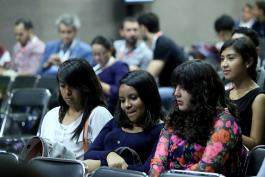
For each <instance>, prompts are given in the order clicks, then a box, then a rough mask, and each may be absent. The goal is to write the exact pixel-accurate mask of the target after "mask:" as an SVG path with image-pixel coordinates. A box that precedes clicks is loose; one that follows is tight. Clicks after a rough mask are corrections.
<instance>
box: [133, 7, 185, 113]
mask: <svg viewBox="0 0 265 177" xmlns="http://www.w3.org/2000/svg"><path fill="white" fill-rule="evenodd" d="M138 22H139V24H140V31H141V35H142V38H143V39H146V41H147V43H148V44H149V45H150V46H151V48H152V50H153V52H154V53H153V60H152V61H151V62H150V64H149V65H148V68H147V71H148V72H149V73H151V74H152V75H153V76H154V77H155V78H157V79H158V84H159V93H160V96H161V99H162V104H163V106H164V108H165V109H166V110H169V108H170V105H171V103H172V101H173V100H172V99H173V97H172V94H173V88H172V84H171V74H172V71H173V70H174V69H175V67H177V66H178V65H179V64H181V63H182V62H184V61H185V58H186V57H185V56H184V52H183V50H182V49H181V48H180V47H179V46H178V45H177V44H176V43H175V42H174V41H173V40H171V39H169V38H168V37H166V36H165V35H163V34H162V33H161V32H160V27H159V18H158V16H157V15H156V14H154V13H152V12H150V13H144V14H142V15H140V16H139V17H138Z"/></svg>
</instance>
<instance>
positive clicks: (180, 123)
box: [150, 60, 242, 177]
mask: <svg viewBox="0 0 265 177" xmlns="http://www.w3.org/2000/svg"><path fill="white" fill-rule="evenodd" d="M173 83H174V85H175V88H176V89H175V92H174V96H175V97H176V103H175V105H174V109H173V110H172V112H171V114H170V116H169V118H168V119H167V120H166V126H165V127H164V128H163V129H162V131H161V134H160V139H159V142H158V144H157V148H156V152H155V155H154V158H153V160H152V161H151V169H150V176H154V177H157V176H159V175H160V174H161V173H162V172H163V171H166V170H169V169H179V170H193V171H205V172H216V173H222V174H224V175H226V176H227V177H229V176H233V177H236V176H240V161H241V160H242V159H241V158H242V156H241V151H242V139H241V129H240V127H239V126H238V123H237V118H236V117H237V115H238V114H237V111H236V109H235V107H234V106H233V105H232V104H231V103H230V102H229V101H228V99H226V98H225V91H224V86H223V84H222V82H221V80H220V79H219V77H218V75H217V74H216V72H215V71H214V70H213V69H212V68H211V66H210V65H208V64H206V63H204V62H202V61H199V60H193V61H188V62H185V63H183V64H181V65H180V66H178V67H177V68H176V69H175V70H174V72H173Z"/></svg>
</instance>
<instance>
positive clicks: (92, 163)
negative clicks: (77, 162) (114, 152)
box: [83, 159, 101, 172]
mask: <svg viewBox="0 0 265 177" xmlns="http://www.w3.org/2000/svg"><path fill="white" fill-rule="evenodd" d="M83 163H84V165H85V168H86V170H87V171H88V172H92V171H93V170H95V169H97V168H98V167H100V165H101V163H100V160H91V159H88V160H84V161H83Z"/></svg>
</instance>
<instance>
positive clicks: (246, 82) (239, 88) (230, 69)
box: [220, 37, 265, 149]
mask: <svg viewBox="0 0 265 177" xmlns="http://www.w3.org/2000/svg"><path fill="white" fill-rule="evenodd" d="M220 54H221V68H222V70H223V72H224V76H225V79H227V80H230V81H231V82H232V83H233V87H232V89H230V90H229V92H228V94H229V98H230V99H231V100H232V101H233V102H234V103H235V104H236V105H237V106H238V108H239V111H240V121H241V129H242V134H243V143H244V144H245V145H246V146H247V147H248V148H249V149H252V148H253V147H254V146H256V145H259V144H263V143H264V135H265V133H264V131H265V94H264V91H263V90H262V89H261V88H260V87H259V86H258V85H257V84H256V82H255V80H256V65H257V51H256V48H255V46H254V44H253V43H252V42H251V41H250V40H249V39H247V38H245V37H242V38H239V39H233V40H229V41H227V42H225V43H224V45H223V46H222V48H221V51H220Z"/></svg>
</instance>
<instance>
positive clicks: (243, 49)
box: [220, 37, 258, 81]
mask: <svg viewBox="0 0 265 177" xmlns="http://www.w3.org/2000/svg"><path fill="white" fill-rule="evenodd" d="M227 48H232V49H233V50H235V52H236V53H238V54H239V55H240V56H241V58H242V59H243V61H244V62H247V61H250V60H251V59H252V61H253V63H252V64H251V65H250V67H249V68H247V72H248V75H249V76H250V77H251V78H252V79H253V80H254V81H256V78H257V72H256V67H257V61H258V54H257V50H256V47H255V44H254V43H253V42H252V41H251V40H250V39H248V38H245V37H241V38H238V39H232V40H228V41H226V42H225V43H224V44H223V46H222V48H221V50H220V54H221V53H222V52H223V51H224V50H225V49H227Z"/></svg>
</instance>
